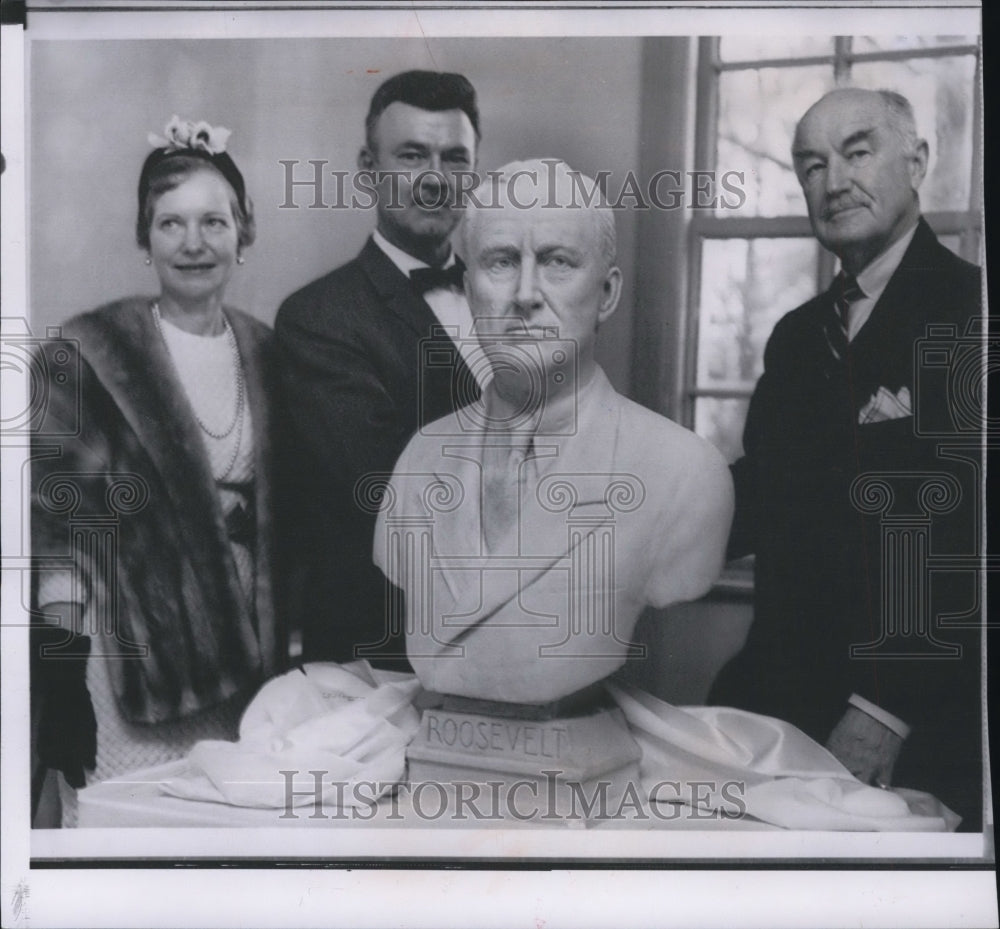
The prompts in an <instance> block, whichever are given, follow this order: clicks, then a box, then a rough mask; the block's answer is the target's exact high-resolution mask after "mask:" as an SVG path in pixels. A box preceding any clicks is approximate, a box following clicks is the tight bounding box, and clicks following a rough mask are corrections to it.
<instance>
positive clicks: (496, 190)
mask: <svg viewBox="0 0 1000 929" xmlns="http://www.w3.org/2000/svg"><path fill="white" fill-rule="evenodd" d="M550 182H551V183H550ZM515 188H516V189H517V194H516V196H515V197H514V198H513V199H514V200H515V201H516V202H515V203H511V196H510V194H511V191H512V190H513V189H515ZM532 200H535V201H537V204H538V205H539V207H540V208H541V209H569V210H586V211H587V212H588V213H590V215H591V216H593V217H594V222H595V224H596V228H597V237H598V243H599V247H600V251H601V256H602V257H603V258H604V259H605V261H606V262H607V265H608V268H611V267H613V266H614V265H615V263H616V261H617V257H618V246H617V241H618V238H617V232H616V230H615V214H614V212H613V211H612V209H611V207H610V206H609V205H608V202H607V197H606V196H605V194H604V193H603V192H602V191H601V190H600V189H599V188H598V185H597V182H596V181H594V180H593V178H590V177H588V176H587V175H586V174H582V173H581V172H580V171H577V170H575V169H573V168H571V167H570V166H569V165H568V164H566V162H565V161H560V160H558V159H556V158H532V159H530V160H527V161H512V162H510V163H509V164H506V165H504V166H503V167H502V168H499V169H498V170H496V171H490V172H488V173H487V177H486V180H484V181H483V182H482V183H481V184H480V185H479V186H478V187H477V188H476V189H475V190H474V191H473V192H472V194H471V195H470V196H469V199H468V201H467V204H466V207H465V213H464V216H463V218H462V226H461V229H460V232H459V241H460V242H461V249H462V252H463V253H464V255H465V257H466V259H470V258H471V257H472V256H471V250H470V246H471V244H472V242H471V240H472V234H473V229H474V226H475V224H476V221H477V216H478V214H479V213H480V212H489V211H490V210H495V209H498V208H500V207H503V206H504V205H509V206H511V207H513V208H514V209H517V208H519V207H518V204H527V203H530V202H531V201H532Z"/></svg>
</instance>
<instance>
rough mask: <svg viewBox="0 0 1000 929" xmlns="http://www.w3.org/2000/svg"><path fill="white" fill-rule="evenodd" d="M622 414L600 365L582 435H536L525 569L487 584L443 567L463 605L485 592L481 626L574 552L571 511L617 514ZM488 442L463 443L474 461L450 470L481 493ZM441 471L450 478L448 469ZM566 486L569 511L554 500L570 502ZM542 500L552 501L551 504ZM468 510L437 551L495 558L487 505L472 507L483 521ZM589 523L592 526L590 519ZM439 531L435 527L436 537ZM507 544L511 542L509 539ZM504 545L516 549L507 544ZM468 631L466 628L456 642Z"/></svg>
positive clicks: (447, 525)
mask: <svg viewBox="0 0 1000 929" xmlns="http://www.w3.org/2000/svg"><path fill="white" fill-rule="evenodd" d="M620 417H621V407H620V405H619V403H618V401H617V396H616V395H615V392H614V389H613V388H612V387H611V384H610V382H609V381H608V380H607V377H606V376H605V375H604V373H603V371H601V370H600V369H598V371H597V372H596V376H595V380H594V382H593V383H591V384H590V385H588V388H587V391H586V394H585V395H583V396H582V397H581V402H580V405H579V408H578V422H577V424H576V429H575V430H574V434H573V435H569V436H566V437H557V436H552V437H541V438H538V437H536V439H535V446H534V450H533V454H532V456H531V457H529V458H528V459H526V460H525V462H524V463H523V464H522V467H524V468H528V469H529V476H528V479H527V480H526V483H525V485H524V487H523V498H522V501H521V516H520V517H519V519H518V521H517V523H516V524H515V526H514V527H512V529H511V530H510V532H511V533H514V534H517V535H518V539H519V541H518V543H517V546H516V548H515V549H513V550H515V551H517V552H519V553H520V554H521V555H522V556H530V560H529V559H528V558H525V560H524V561H523V564H524V567H516V561H514V564H513V565H512V566H511V567H506V566H504V567H502V568H492V569H490V568H487V569H486V571H485V577H487V578H488V583H487V584H481V583H480V578H481V577H483V576H484V575H481V574H480V573H479V572H477V571H475V570H465V571H461V572H459V571H442V572H441V574H442V576H443V577H444V579H445V583H446V584H447V586H448V589H449V592H450V593H451V595H452V597H453V598H454V602H455V603H456V604H457V605H458V607H459V608H460V609H467V608H468V605H469V604H472V603H476V602H477V601H478V599H479V597H478V593H479V590H481V592H482V602H481V604H480V609H479V610H478V611H477V615H476V621H475V625H477V626H478V625H479V624H481V623H484V622H488V621H489V620H490V619H491V618H492V617H493V616H494V615H496V614H497V613H498V612H500V611H502V610H503V609H505V608H506V607H507V605H508V604H510V603H512V602H513V601H515V600H516V599H517V598H518V597H519V596H520V595H521V594H523V593H524V592H525V591H527V590H528V589H529V588H531V586H532V585H534V584H535V583H537V582H538V581H540V580H542V579H543V578H544V577H545V576H546V575H547V574H548V573H549V572H550V571H551V570H553V568H554V566H556V565H557V564H558V563H559V562H560V561H563V560H564V559H566V558H567V557H569V556H570V555H571V554H572V551H573V548H574V547H575V544H574V543H572V542H571V540H570V532H569V523H570V517H571V516H575V517H576V518H580V517H581V516H584V515H585V516H587V517H590V516H593V517H594V518H595V519H597V520H601V518H602V517H605V518H606V519H607V520H610V519H611V518H612V517H613V514H612V512H611V510H610V508H609V507H608V506H607V504H606V497H605V490H606V486H607V482H608V481H609V480H610V479H611V476H612V475H614V474H615V473H616V472H615V470H614V469H615V462H616V458H617V449H618V429H619V423H620ZM581 436H585V437H586V441H581V439H580V437H581ZM470 438H471V437H470ZM482 441H483V436H482V435H481V434H477V436H476V438H475V439H474V440H471V441H469V442H467V443H465V442H463V443H461V448H462V450H461V452H460V454H459V456H457V457H461V458H471V459H474V461H462V462H461V464H459V465H457V466H454V467H453V468H452V469H442V471H446V472H447V474H448V475H449V476H450V477H452V478H453V477H455V476H458V478H459V480H460V481H461V483H462V486H464V487H466V488H469V487H476V488H477V491H481V481H482V451H481V449H480V448H479V447H478V444H477V443H479V442H482ZM446 455H447V456H448V457H449V458H451V457H455V456H454V452H452V453H451V454H449V453H448V452H447V451H446ZM475 462H478V465H477V464H476V463H475ZM439 476H441V477H442V478H444V477H445V475H444V474H439ZM566 484H569V485H571V486H572V487H573V488H574V491H575V494H576V496H575V502H574V504H573V506H572V508H571V509H569V510H565V511H563V510H559V511H558V512H554V511H553V510H554V506H553V504H557V503H558V501H560V500H562V499H565V498H564V497H563V494H562V490H561V489H560V486H564V485H566ZM557 485H560V486H557ZM539 497H542V498H543V499H545V500H546V501H547V502H548V504H549V505H548V506H545V505H543V503H542V502H541V501H540V500H539ZM471 502H472V501H470V503H471ZM463 509H464V508H459V510H456V513H455V518H452V519H449V520H447V521H445V522H444V523H443V524H442V528H443V529H444V536H443V538H442V539H441V545H440V546H439V545H438V543H437V538H436V540H435V549H437V550H439V551H441V552H445V553H449V554H452V553H453V554H469V555H473V554H478V555H480V556H486V555H488V553H487V552H486V550H485V548H484V544H483V541H482V536H481V527H482V506H481V505H479V501H476V505H475V506H474V507H471V508H470V510H469V511H472V512H474V513H475V516H476V519H475V520H473V519H468V518H464V517H463V515H462V514H461V511H462V510H463ZM469 511H466V512H469ZM588 525H591V524H590V522H589V520H588ZM437 531H438V530H437V529H435V537H437ZM583 535H586V533H584V534H583ZM506 541H507V542H510V538H509V536H508V539H507V540H506ZM580 541H582V536H581V538H580ZM501 550H502V551H508V550H511V549H510V548H508V547H503V548H501ZM515 557H516V556H515ZM477 588H478V589H477ZM468 631H470V630H468V629H463V630H462V632H461V633H460V634H459V636H458V638H457V639H456V641H458V640H460V639H461V638H463V637H464V636H465V635H467V634H468Z"/></svg>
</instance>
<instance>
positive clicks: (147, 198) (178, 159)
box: [135, 148, 257, 249]
mask: <svg viewBox="0 0 1000 929" xmlns="http://www.w3.org/2000/svg"><path fill="white" fill-rule="evenodd" d="M197 171H214V172H215V173H216V174H218V175H219V176H220V177H221V178H222V179H223V180H224V181H226V183H227V184H228V185H229V188H230V191H231V195H230V202H231V204H232V208H233V219H234V220H235V221H236V234H237V242H238V244H239V246H240V247H241V248H243V247H245V246H247V245H252V244H253V240H254V238H255V237H256V234H257V228H256V224H255V223H254V216H253V202H252V201H251V199H250V197H249V195H248V194H247V192H246V187H245V185H244V183H243V175H242V174H240V171H239V168H237V167H236V164H235V163H234V162H233V160H232V158H230V157H229V155H228V154H226V153H225V152H221V153H220V154H217V155H210V154H208V153H207V152H201V151H198V150H195V149H189V148H186V149H182V150H178V151H169V150H166V149H162V148H158V149H155V150H153V151H152V152H150V153H149V156H148V157H147V158H146V161H145V162H144V164H143V166H142V173H141V174H140V175H139V213H138V216H137V218H136V223H135V238H136V241H137V242H138V243H139V247H140V248H144V249H148V248H149V227H150V225H151V224H152V221H153V209H154V208H155V206H156V201H157V200H158V199H159V198H160V197H161V196H162V195H163V194H165V193H166V192H167V191H168V190H173V189H174V188H176V187H179V186H180V185H181V184H182V183H183V182H184V181H185V180H187V179H188V178H189V177H190V176H191V175H192V174H194V173H195V172H197Z"/></svg>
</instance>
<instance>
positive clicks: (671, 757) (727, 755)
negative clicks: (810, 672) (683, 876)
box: [161, 661, 958, 832]
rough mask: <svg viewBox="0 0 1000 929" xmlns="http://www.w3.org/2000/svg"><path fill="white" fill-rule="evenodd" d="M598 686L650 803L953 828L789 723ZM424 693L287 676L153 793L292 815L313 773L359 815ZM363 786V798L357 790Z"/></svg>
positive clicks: (305, 673) (327, 669)
mask: <svg viewBox="0 0 1000 929" xmlns="http://www.w3.org/2000/svg"><path fill="white" fill-rule="evenodd" d="M607 686H608V691H609V693H610V694H611V696H612V697H613V698H614V700H615V702H616V703H617V704H618V706H619V707H620V708H621V710H622V711H623V713H624V715H625V718H626V720H627V721H628V725H629V728H630V730H631V732H632V735H633V736H634V738H635V739H636V741H637V742H638V743H639V746H640V748H641V749H642V757H641V760H640V763H639V774H640V780H641V786H642V788H643V791H644V793H645V797H646V799H648V801H649V802H650V803H677V802H688V803H690V802H692V797H695V796H696V797H697V802H698V803H700V804H703V806H704V808H705V809H706V810H719V811H722V812H729V813H731V812H732V805H731V800H732V798H731V797H728V798H727V797H726V796H725V794H724V791H718V792H714V793H712V792H707V793H706V792H703V791H702V792H697V793H696V794H693V793H692V792H691V791H690V790H687V789H686V785H688V784H690V783H693V782H695V781H697V782H700V783H714V784H725V783H733V782H738V783H741V784H742V785H744V787H743V793H742V807H743V810H742V812H745V813H746V814H748V815H750V816H752V817H754V818H756V819H758V820H761V821H763V822H766V823H771V824H773V825H777V826H782V827H784V828H787V829H818V830H848V831H927V832H943V831H950V830H953V829H954V828H955V827H956V826H957V825H958V817H957V816H955V814H953V813H952V812H951V811H950V810H948V809H947V807H945V806H943V805H942V804H941V803H940V802H939V801H937V800H936V799H935V798H933V797H932V796H930V795H929V794H926V793H922V792H919V791H913V790H904V789H898V790H883V789H878V788H875V787H869V786H867V785H865V784H862V783H861V782H860V781H858V780H857V779H856V778H855V777H854V776H853V775H851V773H850V772H849V771H848V770H847V769H846V768H845V767H844V766H843V765H842V764H840V762H838V761H837V760H836V758H834V757H833V755H831V754H830V753H829V752H828V751H827V750H826V749H825V748H823V747H822V746H821V745H819V744H818V743H816V742H814V741H813V740H812V739H810V738H809V737H808V736H807V735H805V733H803V732H802V731H801V730H799V729H797V728H795V727H794V726H792V725H791V724H790V723H786V722H783V721H782V720H779V719H774V718H772V717H768V716H760V715H758V714H755V713H748V712H746V711H744V710H737V709H731V708H728V707H675V706H671V705H670V704H668V703H664V702H663V701H662V700H658V699H656V698H655V697H653V696H651V695H650V694H647V693H645V692H643V691H640V690H637V689H635V688H626V687H622V686H618V685H615V684H609V685H607ZM420 690H421V687H420V683H419V681H418V680H417V678H416V677H415V676H414V675H410V674H403V673H401V672H392V671H379V670H375V669H373V668H372V667H371V666H370V665H369V664H368V663H367V662H364V661H361V662H353V663H351V664H346V665H336V664H326V663H319V664H309V665H306V666H305V668H304V669H302V670H300V669H296V670H294V671H290V672H289V673H287V674H285V675H283V676H281V677H278V678H275V679H273V680H272V681H270V682H269V683H267V684H266V685H265V686H264V687H263V688H262V689H261V691H260V692H259V693H258V695H257V696H256V697H255V698H254V700H253V702H252V703H251V704H250V706H249V707H248V708H247V710H246V712H245V713H244V715H243V719H242V721H241V723H240V738H239V741H238V742H221V741H206V742H200V743H198V744H197V745H196V746H195V747H194V749H193V750H192V751H191V753H190V755H189V756H188V759H187V770H186V772H185V773H184V774H182V775H179V776H177V777H174V778H172V779H170V780H168V781H164V782H161V790H163V791H164V792H166V793H167V794H170V795H172V796H175V797H184V798H187V799H192V800H202V801H206V800H207V801H215V802H219V803H227V804H231V805H234V806H243V807H256V808H262V809H287V806H288V804H289V801H291V803H292V805H293V806H294V805H307V804H308V805H311V804H314V803H315V802H316V783H317V781H316V778H315V776H314V775H313V774H312V773H311V772H313V771H321V772H323V775H322V785H323V786H322V802H323V805H324V806H326V807H329V808H331V809H332V808H334V807H336V806H338V805H339V806H358V805H361V804H367V803H369V802H370V801H372V800H374V799H375V798H376V797H377V796H379V795H384V794H387V793H389V792H390V791H391V790H392V789H393V788H394V787H395V786H396V785H398V784H399V783H401V782H403V781H404V779H405V770H406V754H405V753H406V746H407V744H408V743H409V741H410V740H411V739H412V738H413V736H414V734H415V733H416V731H417V729H418V727H419V724H420V720H419V714H418V712H417V710H416V709H415V708H414V706H413V700H414V698H415V697H416V696H417V694H418V693H419V692H420ZM281 772H295V773H294V774H287V775H286V774H282V773H281ZM289 778H291V780H289ZM362 782H364V784H365V786H366V790H364V791H361V790H355V789H352V785H358V784H361V783H362ZM669 785H675V786H676V789H675V790H673V791H671V789H670V786H669Z"/></svg>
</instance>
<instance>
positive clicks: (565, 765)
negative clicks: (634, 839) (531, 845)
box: [406, 708, 642, 825]
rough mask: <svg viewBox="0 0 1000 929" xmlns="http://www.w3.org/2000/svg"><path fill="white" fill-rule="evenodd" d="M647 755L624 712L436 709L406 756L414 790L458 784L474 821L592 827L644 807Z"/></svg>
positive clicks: (426, 714)
mask: <svg viewBox="0 0 1000 929" xmlns="http://www.w3.org/2000/svg"><path fill="white" fill-rule="evenodd" d="M641 754H642V753H641V750H640V748H639V746H638V744H637V743H636V741H635V739H633V738H632V735H631V733H630V732H629V730H628V725H627V723H626V722H625V717H624V716H623V715H622V713H621V711H620V710H618V709H617V708H612V709H600V710H597V711H595V712H592V713H589V714H586V715H579V716H566V717H556V718H552V719H542V720H539V719H520V718H512V717H509V716H494V715H488V714H484V713H468V712H457V711H454V710H450V709H436V708H433V709H426V710H424V713H423V717H422V719H421V723H420V730H419V732H418V733H417V735H416V736H415V737H414V739H413V741H412V742H411V743H410V746H409V748H408V749H407V752H406V757H407V761H408V763H409V781H410V785H411V788H413V789H419V786H418V785H420V784H424V783H436V784H441V785H450V786H451V787H452V788H453V797H454V798H455V802H461V801H460V799H459V798H461V797H463V796H464V797H465V798H466V805H467V807H468V814H469V815H470V816H476V815H485V816H490V815H494V814H496V815H497V816H498V818H503V819H507V818H513V819H517V820H520V821H535V820H537V821H538V822H539V823H544V822H558V821H563V822H566V823H569V824H577V825H580V824H583V825H586V824H588V823H589V822H593V821H597V820H600V819H604V818H607V817H608V816H613V815H614V813H615V811H616V810H619V809H620V808H621V806H622V804H623V803H633V802H634V803H639V802H641V797H642V790H641V787H640V784H639V764H638V762H639V758H640V755H641ZM633 798H634V799H633Z"/></svg>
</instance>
